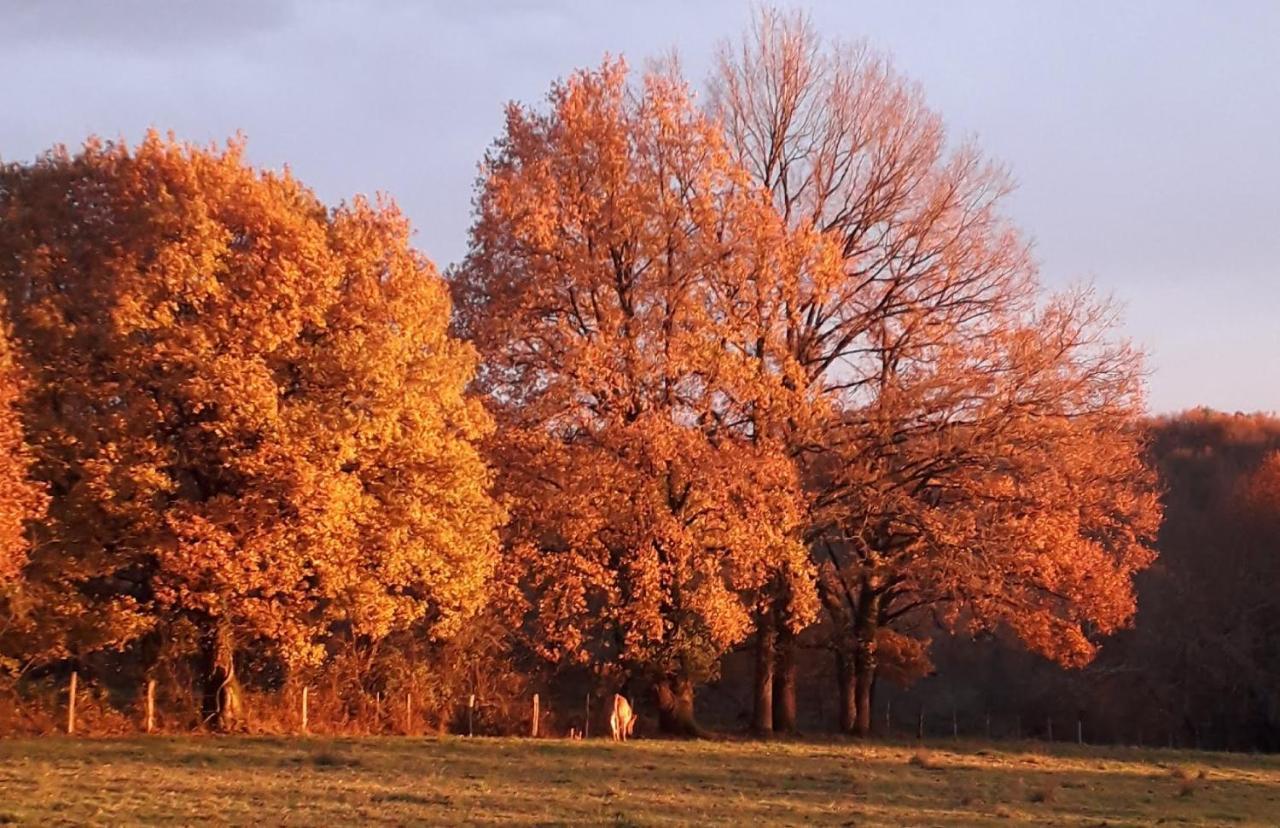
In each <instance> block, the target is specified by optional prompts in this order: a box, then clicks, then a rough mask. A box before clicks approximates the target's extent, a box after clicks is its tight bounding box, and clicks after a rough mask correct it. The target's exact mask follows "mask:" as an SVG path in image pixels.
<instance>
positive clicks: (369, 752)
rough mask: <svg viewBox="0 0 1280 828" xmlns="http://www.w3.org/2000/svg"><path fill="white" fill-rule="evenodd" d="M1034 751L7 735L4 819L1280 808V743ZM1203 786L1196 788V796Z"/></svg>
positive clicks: (936, 820) (1107, 814)
mask: <svg viewBox="0 0 1280 828" xmlns="http://www.w3.org/2000/svg"><path fill="white" fill-rule="evenodd" d="M1028 747H1029V746H1028V745H1026V744H1022V743H987V744H977V743H965V742H958V743H953V742H948V743H947V747H946V749H945V750H930V749H929V748H927V747H924V746H920V745H917V744H915V743H902V742H898V743H887V744H886V743H876V742H872V743H867V744H855V743H848V742H845V743H820V742H810V743H806V742H788V743H754V742H738V741H724V742H710V741H708V742H663V741H655V740H637V741H635V742H630V743H628V744H626V745H614V744H612V743H610V742H608V741H605V740H576V741H568V740H566V741H553V740H540V741H531V740H527V739H459V738H444V739H417V738H394V737H389V738H372V739H326V738H320V737H313V738H307V739H284V738H270V739H267V738H211V737H205V738H169V737H157V738H151V739H148V738H134V739H112V740H83V741H80V740H72V739H65V738H52V739H46V740H7V741H6V740H0V817H3V820H7V821H9V822H15V823H18V824H22V825H28V824H48V825H55V824H85V823H91V824H111V825H120V824H128V825H134V824H157V823H160V824H197V823H199V824H204V825H252V824H255V823H256V824H271V825H277V824H282V825H341V824H362V825H363V824H378V823H382V824H396V825H403V824H426V825H459V824H493V823H516V824H557V825H565V824H569V825H600V824H618V825H646V826H652V825H689V824H705V825H723V824H737V825H763V824H780V823H781V824H796V823H809V824H817V825H841V824H848V823H853V824H856V825H859V826H867V825H904V824H908V825H920V824H926V825H947V826H970V825H1009V824H1027V823H1036V824H1046V823H1049V824H1077V825H1097V824H1099V823H1103V822H1108V823H1119V824H1125V825H1145V824H1154V823H1156V822H1158V821H1160V820H1162V819H1163V820H1165V821H1167V822H1179V823H1183V824H1223V823H1234V824H1243V825H1272V824H1275V823H1276V814H1280V758H1274V757H1259V756H1232V755H1225V754H1222V755H1213V756H1210V755H1208V754H1191V753H1180V752H1170V751H1136V750H1130V749H1126V748H1118V749H1094V748H1081V747H1077V746H1070V747H1067V748H1064V747H1060V746H1054V747H1053V748H1052V749H1050V750H1048V751H1045V750H1039V751H1037V752H1034V753H1033V752H1031V751H1029V750H1028ZM1028 758H1032V759H1034V761H1035V764H1029V763H1028V762H1026V761H1025V760H1026V759H1028ZM1209 764H1212V765H1213V766H1214V770H1213V781H1212V783H1211V784H1210V783H1208V782H1206V781H1205V780H1204V779H1201V778H1200V774H1199V772H1190V771H1189V772H1188V773H1187V774H1185V775H1186V776H1187V777H1188V778H1187V779H1176V783H1177V787H1175V786H1174V782H1175V780H1174V779H1173V770H1172V769H1173V768H1175V767H1182V768H1186V769H1194V768H1197V767H1203V766H1206V765H1209ZM911 768H918V769H919V770H921V771H934V772H930V773H917V772H910V771H909V769H911ZM936 771H945V773H937V772H936ZM1184 785H1189V789H1190V791H1191V792H1190V793H1186V794H1183V793H1181V791H1182V786H1184Z"/></svg>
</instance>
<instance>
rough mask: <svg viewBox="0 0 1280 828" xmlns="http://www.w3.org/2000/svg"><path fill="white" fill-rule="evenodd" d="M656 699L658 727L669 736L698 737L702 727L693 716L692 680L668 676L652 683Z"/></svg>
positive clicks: (700, 734)
mask: <svg viewBox="0 0 1280 828" xmlns="http://www.w3.org/2000/svg"><path fill="white" fill-rule="evenodd" d="M653 689H654V694H655V695H656V696H657V701H658V729H659V730H661V731H662V732H663V733H666V734H668V735H670V736H684V737H686V738H691V739H696V738H700V737H701V736H702V735H703V733H702V728H700V727H698V722H697V720H696V719H695V718H694V716H693V682H692V681H690V680H689V679H687V678H684V677H677V676H670V677H667V678H664V679H661V680H660V681H658V683H657V684H655V685H654V688H653Z"/></svg>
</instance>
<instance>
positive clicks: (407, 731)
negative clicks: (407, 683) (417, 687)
mask: <svg viewBox="0 0 1280 828" xmlns="http://www.w3.org/2000/svg"><path fill="white" fill-rule="evenodd" d="M404 735H406V736H412V735H413V693H412V692H410V691H406V692H405V694H404Z"/></svg>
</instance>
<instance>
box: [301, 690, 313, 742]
mask: <svg viewBox="0 0 1280 828" xmlns="http://www.w3.org/2000/svg"><path fill="white" fill-rule="evenodd" d="M310 692H311V688H310V687H303V688H302V733H303V735H304V736H305V735H306V733H307V696H308V695H310Z"/></svg>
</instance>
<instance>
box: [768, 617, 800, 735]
mask: <svg viewBox="0 0 1280 828" xmlns="http://www.w3.org/2000/svg"><path fill="white" fill-rule="evenodd" d="M774 649H775V651H776V658H777V660H776V662H775V664H774V668H773V729H774V731H775V732H777V733H794V732H795V730H796V635H795V633H793V632H792V631H791V630H790V628H788V627H787V625H786V622H785V620H781V619H780V620H779V623H778V634H777V642H776V645H775V647H774Z"/></svg>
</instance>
